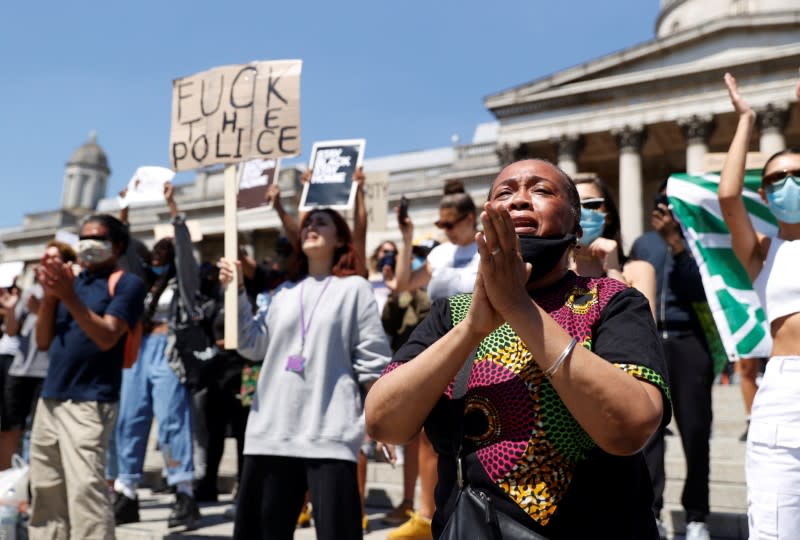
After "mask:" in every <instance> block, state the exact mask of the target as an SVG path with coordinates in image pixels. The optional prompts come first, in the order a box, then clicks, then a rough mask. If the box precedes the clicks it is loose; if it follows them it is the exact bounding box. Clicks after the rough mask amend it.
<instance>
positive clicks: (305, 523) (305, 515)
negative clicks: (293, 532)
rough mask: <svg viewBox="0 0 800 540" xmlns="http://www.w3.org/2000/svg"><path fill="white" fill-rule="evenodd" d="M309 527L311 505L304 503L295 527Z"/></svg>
mask: <svg viewBox="0 0 800 540" xmlns="http://www.w3.org/2000/svg"><path fill="white" fill-rule="evenodd" d="M310 526H311V503H305V504H304V505H303V509H302V510H300V515H299V516H297V527H298V528H301V529H302V528H304V527H310Z"/></svg>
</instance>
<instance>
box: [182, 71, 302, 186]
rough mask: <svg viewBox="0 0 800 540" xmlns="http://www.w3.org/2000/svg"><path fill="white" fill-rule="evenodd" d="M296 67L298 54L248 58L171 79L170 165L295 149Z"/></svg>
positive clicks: (226, 160)
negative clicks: (246, 61)
mask: <svg viewBox="0 0 800 540" xmlns="http://www.w3.org/2000/svg"><path fill="white" fill-rule="evenodd" d="M301 69H302V62H301V61H300V60H277V61H271V62H252V63H249V64H240V65H232V66H222V67H218V68H214V69H211V70H209V71H204V72H202V73H197V74H195V75H191V76H189V77H184V78H181V79H176V80H175V81H173V83H172V130H171V132H170V140H169V147H170V163H171V164H172V168H173V169H174V170H176V171H186V170H192V169H197V168H199V167H206V166H208V165H214V164H217V163H237V162H239V161H244V160H248V159H276V158H279V157H284V156H295V155H298V154H299V153H300V71H301Z"/></svg>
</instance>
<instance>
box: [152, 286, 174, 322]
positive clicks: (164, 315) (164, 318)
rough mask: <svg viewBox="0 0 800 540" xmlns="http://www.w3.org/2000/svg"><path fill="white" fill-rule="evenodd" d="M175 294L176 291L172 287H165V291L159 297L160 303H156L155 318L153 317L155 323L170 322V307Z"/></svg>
mask: <svg viewBox="0 0 800 540" xmlns="http://www.w3.org/2000/svg"><path fill="white" fill-rule="evenodd" d="M174 294H175V291H174V290H173V289H172V287H167V288H166V289H164V292H162V293H161V296H159V297H158V304H156V310H155V311H154V312H153V318H152V319H151V320H152V321H153V322H154V323H156V324H161V323H165V322H169V308H170V305H171V304H172V297H173V296H174Z"/></svg>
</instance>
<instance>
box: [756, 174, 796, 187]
mask: <svg viewBox="0 0 800 540" xmlns="http://www.w3.org/2000/svg"><path fill="white" fill-rule="evenodd" d="M790 176H794V177H795V178H800V169H783V170H780V171H775V172H771V173H769V174H768V175H766V176H764V177H763V178H762V179H761V184H762V185H763V186H764V187H776V188H777V187H781V186H782V185H783V184H784V183H785V182H786V179H787V178H788V177H790Z"/></svg>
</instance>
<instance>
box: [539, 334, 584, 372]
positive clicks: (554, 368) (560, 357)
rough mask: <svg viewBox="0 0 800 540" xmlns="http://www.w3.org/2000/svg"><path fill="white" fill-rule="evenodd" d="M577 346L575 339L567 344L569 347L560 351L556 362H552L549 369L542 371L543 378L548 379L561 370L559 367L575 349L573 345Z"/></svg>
mask: <svg viewBox="0 0 800 540" xmlns="http://www.w3.org/2000/svg"><path fill="white" fill-rule="evenodd" d="M577 344H578V340H577V338H572V341H570V342H569V345H567V346H566V347H564V350H563V351H561V354H559V355H558V358H556V361H555V362H553V363H552V364H551V365H550V367H549V368H547V369H546V370H544V376H545V377H547V378H548V379H549V378H551V377H552V376H553V375H555V374H556V371H558V370H559V369H561V365H562V364H563V363H564V361H565V360H566V359H567V357H568V356H569V355H570V354H571V353H572V350H573V349H574V348H575V345H577Z"/></svg>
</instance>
